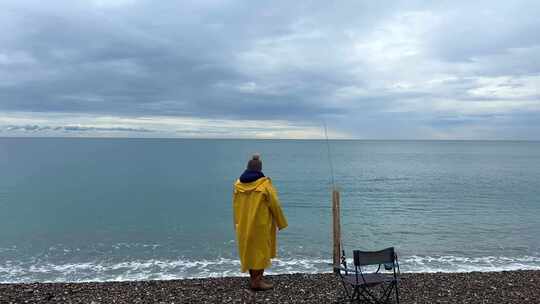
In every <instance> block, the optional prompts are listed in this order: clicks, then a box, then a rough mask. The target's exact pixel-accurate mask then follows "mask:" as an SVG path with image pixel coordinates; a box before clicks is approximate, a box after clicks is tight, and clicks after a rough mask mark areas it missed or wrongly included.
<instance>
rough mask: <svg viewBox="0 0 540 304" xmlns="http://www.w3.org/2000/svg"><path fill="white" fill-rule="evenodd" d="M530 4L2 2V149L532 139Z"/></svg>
mask: <svg viewBox="0 0 540 304" xmlns="http://www.w3.org/2000/svg"><path fill="white" fill-rule="evenodd" d="M539 16H540V1H537V0H532V1H493V0H492V1H403V2H402V1H290V0H288V1H276V0H273V1H243V2H240V1H207V0H196V1H161V0H160V1H155V0H154V1H138V0H93V1H90V0H88V1H76V0H49V1H43V0H36V1H25V0H7V1H6V0H3V1H0V29H1V30H0V136H122V137H212V138H213V137H250V138H251V137H253V138H255V137H257V138H320V137H321V136H323V134H324V133H323V123H324V122H325V121H326V123H327V124H328V128H329V131H330V136H331V137H332V138H361V139H534V140H538V139H540V17H539Z"/></svg>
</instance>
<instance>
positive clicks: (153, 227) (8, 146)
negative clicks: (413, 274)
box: [0, 138, 540, 282]
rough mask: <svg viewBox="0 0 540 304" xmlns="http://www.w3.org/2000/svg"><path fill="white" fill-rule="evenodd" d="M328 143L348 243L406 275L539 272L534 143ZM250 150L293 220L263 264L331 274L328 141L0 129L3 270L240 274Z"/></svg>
mask: <svg viewBox="0 0 540 304" xmlns="http://www.w3.org/2000/svg"><path fill="white" fill-rule="evenodd" d="M330 148H331V154H332V161H333V165H334V169H335V179H336V183H337V185H338V186H339V188H340V189H341V192H342V193H341V196H342V212H343V214H342V230H343V242H344V247H345V249H346V250H347V251H351V250H352V249H353V248H354V249H356V248H358V249H365V250H369V249H380V248H384V247H387V246H395V247H396V248H397V249H398V252H399V254H400V260H401V267H402V270H404V271H472V270H477V271H487V270H510V269H540V238H538V235H540V142H508V141H331V142H330ZM252 152H261V153H262V155H263V161H264V172H265V174H266V175H268V176H271V177H272V180H273V182H274V184H275V185H276V187H277V189H278V192H279V195H280V198H281V200H282V205H283V208H284V211H285V213H286V215H287V217H288V219H289V224H290V226H289V228H288V229H287V230H285V231H284V232H283V233H281V234H280V236H279V255H280V257H279V259H278V260H277V261H275V263H274V267H273V268H272V269H271V272H273V273H287V272H322V271H329V270H330V268H329V265H328V264H329V263H330V255H331V253H330V249H331V243H330V240H331V238H330V237H331V235H330V233H331V231H330V227H331V208H330V207H331V204H330V189H331V183H330V169H329V163H328V157H327V150H326V143H325V142H324V141H292V140H285V141H273V140H261V141H257V140H180V139H167V140H165V139H8V138H3V139H0V167H1V168H2V170H1V172H0V281H1V282H29V281H89V280H126V279H128V280H134V279H163V278H185V277H205V276H222V275H238V274H239V265H238V261H237V258H236V251H235V250H236V248H235V243H234V234H233V231H232V215H231V190H232V183H233V182H234V180H235V179H236V178H237V177H238V175H239V174H240V173H241V172H242V170H243V168H244V166H245V162H246V160H247V158H248V156H249V155H250V153H252ZM349 255H350V254H349Z"/></svg>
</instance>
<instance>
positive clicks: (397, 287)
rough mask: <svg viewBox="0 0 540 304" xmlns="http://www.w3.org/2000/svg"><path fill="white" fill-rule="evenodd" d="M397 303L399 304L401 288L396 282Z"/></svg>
mask: <svg viewBox="0 0 540 304" xmlns="http://www.w3.org/2000/svg"><path fill="white" fill-rule="evenodd" d="M395 286H396V303H397V304H399V286H398V282H396V285H395Z"/></svg>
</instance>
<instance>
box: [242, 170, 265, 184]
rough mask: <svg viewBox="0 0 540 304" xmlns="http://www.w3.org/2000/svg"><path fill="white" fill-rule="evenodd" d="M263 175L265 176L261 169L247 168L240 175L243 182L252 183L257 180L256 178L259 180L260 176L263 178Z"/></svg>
mask: <svg viewBox="0 0 540 304" xmlns="http://www.w3.org/2000/svg"><path fill="white" fill-rule="evenodd" d="M262 177H264V174H263V173H262V172H260V171H251V170H246V171H244V173H242V175H241V176H240V182H241V183H252V182H254V181H256V180H258V179H259V178H262Z"/></svg>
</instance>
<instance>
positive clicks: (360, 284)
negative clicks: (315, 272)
mask: <svg viewBox="0 0 540 304" xmlns="http://www.w3.org/2000/svg"><path fill="white" fill-rule="evenodd" d="M353 263H354V269H353V268H348V267H347V260H346V259H345V251H343V254H342V257H341V266H335V267H334V270H335V271H336V273H339V276H340V278H341V282H342V284H343V288H344V289H345V293H346V294H347V298H348V299H347V302H358V303H362V302H363V303H370V304H382V303H391V301H392V298H391V295H392V292H394V294H395V300H396V303H397V304H399V286H398V282H399V275H400V271H399V263H398V259H397V255H396V253H395V251H394V247H389V248H386V249H383V250H379V251H360V250H354V251H353ZM370 265H371V266H373V265H378V268H377V270H376V271H375V272H367V269H366V266H370ZM381 266H383V267H384V270H386V272H383V271H381ZM373 268H374V267H373ZM390 271H391V272H390ZM350 290H352V292H351V291H350Z"/></svg>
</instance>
